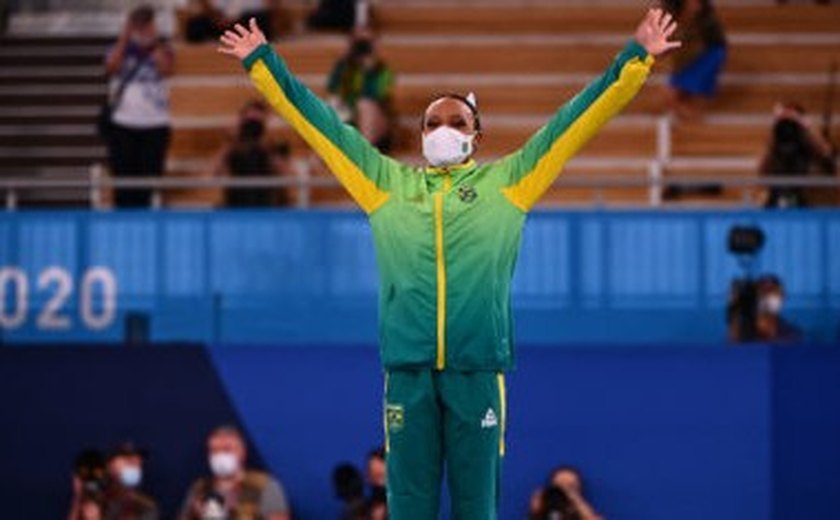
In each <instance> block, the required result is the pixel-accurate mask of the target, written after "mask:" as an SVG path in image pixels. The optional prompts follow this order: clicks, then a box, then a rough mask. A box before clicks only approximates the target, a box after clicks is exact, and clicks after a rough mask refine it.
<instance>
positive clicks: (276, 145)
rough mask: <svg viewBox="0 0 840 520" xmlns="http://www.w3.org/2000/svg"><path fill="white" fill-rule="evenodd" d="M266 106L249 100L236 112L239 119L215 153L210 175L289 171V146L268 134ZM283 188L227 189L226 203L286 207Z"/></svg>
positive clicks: (267, 173)
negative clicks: (227, 140) (230, 133)
mask: <svg viewBox="0 0 840 520" xmlns="http://www.w3.org/2000/svg"><path fill="white" fill-rule="evenodd" d="M267 126H268V108H267V107H266V105H265V104H264V103H263V102H262V101H259V100H250V101H248V102H246V103H245V105H244V106H243V107H242V109H241V110H240V111H239V120H238V123H237V125H236V128H235V129H234V131H233V135H232V138H231V140H230V142H229V143H227V144H226V145H225V146H223V147H222V149H221V150H220V151H219V152H218V154H217V156H216V160H215V163H214V166H213V175H214V176H221V177H272V176H275V175H286V174H288V173H289V172H290V170H291V166H290V163H289V161H290V159H289V157H290V153H289V146H288V144H286V143H285V142H274V141H272V140H271V138H270V137H269V136H268V132H267ZM288 203H289V195H288V192H287V190H286V189H266V188H228V189H227V190H225V205H226V206H227V207H232V208H257V207H270V206H277V205H281V206H286V205H288Z"/></svg>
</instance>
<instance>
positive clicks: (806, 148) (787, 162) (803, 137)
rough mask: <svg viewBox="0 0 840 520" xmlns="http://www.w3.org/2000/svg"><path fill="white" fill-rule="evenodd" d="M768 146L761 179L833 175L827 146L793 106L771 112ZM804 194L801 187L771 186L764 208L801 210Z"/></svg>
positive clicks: (799, 108) (784, 105) (805, 200)
mask: <svg viewBox="0 0 840 520" xmlns="http://www.w3.org/2000/svg"><path fill="white" fill-rule="evenodd" d="M773 112H774V122H773V130H772V134H771V137H770V143H769V145H768V147H767V151H766V152H765V153H764V157H763V158H762V160H761V165H760V166H759V173H760V174H761V175H763V176H783V177H791V176H802V177H804V176H807V175H809V174H812V173H819V174H823V175H833V174H834V166H833V164H832V147H831V144H830V143H829V142H828V141H826V140H825V138H824V137H823V136H822V135H821V134H820V132H818V131H817V130H816V129H814V127H813V126H812V125H811V124H810V123H809V121H808V119H807V117H806V115H805V109H804V108H802V106H801V105H799V104H797V103H791V102H786V103H779V104H777V105H776V106H775V107H774V109H773ZM810 202H811V201H809V200H808V191H807V190H806V189H805V188H801V187H786V186H774V187H772V188H770V189H769V191H768V194H767V199H766V201H765V203H764V207H765V208H803V207H807V206H809V205H810Z"/></svg>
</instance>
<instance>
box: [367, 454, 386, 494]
mask: <svg viewBox="0 0 840 520" xmlns="http://www.w3.org/2000/svg"><path fill="white" fill-rule="evenodd" d="M365 477H366V480H367V485H368V487H369V488H370V492H371V496H374V495H377V494H384V493H385V448H383V447H382V446H380V447H378V448H376V449H373V450H371V452H370V453H368V457H367V472H366V475H365Z"/></svg>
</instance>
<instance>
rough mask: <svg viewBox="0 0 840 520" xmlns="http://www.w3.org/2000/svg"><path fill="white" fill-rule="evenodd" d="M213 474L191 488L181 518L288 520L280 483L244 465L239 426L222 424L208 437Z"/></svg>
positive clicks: (182, 508) (287, 505)
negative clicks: (237, 427)
mask: <svg viewBox="0 0 840 520" xmlns="http://www.w3.org/2000/svg"><path fill="white" fill-rule="evenodd" d="M207 455H208V457H207V462H208V465H209V466H210V470H211V472H212V475H210V476H207V477H202V478H200V479H198V480H197V481H196V482H195V483H194V484H193V485H192V486H191V487H190V490H189V493H188V494H187V497H186V499H185V500H184V504H183V506H182V507H181V513H180V515H179V516H178V518H179V519H180V520H289V519H290V518H291V515H290V512H289V504H288V501H287V500H286V493H285V492H284V491H283V488H282V487H281V485H280V483H279V482H278V481H277V480H275V479H274V477H272V476H271V475H269V474H268V473H265V472H262V471H256V470H252V469H248V468H247V467H246V466H245V461H246V458H247V450H246V447H245V439H244V437H243V436H242V434H241V433H240V432H239V430H237V429H236V428H234V427H232V426H221V427H219V428H216V429H215V430H213V431H212V432H211V433H210V436H209V437H208V439H207Z"/></svg>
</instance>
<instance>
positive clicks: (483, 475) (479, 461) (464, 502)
mask: <svg viewBox="0 0 840 520" xmlns="http://www.w3.org/2000/svg"><path fill="white" fill-rule="evenodd" d="M505 408H506V403H505V381H504V376H503V375H502V374H500V373H496V372H455V371H441V372H438V371H433V370H416V371H415V370H392V371H389V372H388V373H387V374H386V376H385V447H386V450H387V455H386V459H385V460H386V467H387V479H388V512H389V518H390V519H391V520H435V519H437V518H439V517H440V513H439V510H440V491H441V480H442V476H443V473H444V465H445V468H446V480H447V483H448V485H449V494H450V497H451V499H452V508H451V511H452V519H453V520H495V519H496V514H497V511H496V510H497V505H498V501H499V487H500V477H501V463H502V457H503V456H504V450H505V446H504V430H505V418H506V417H505V415H506V409H505Z"/></svg>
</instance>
